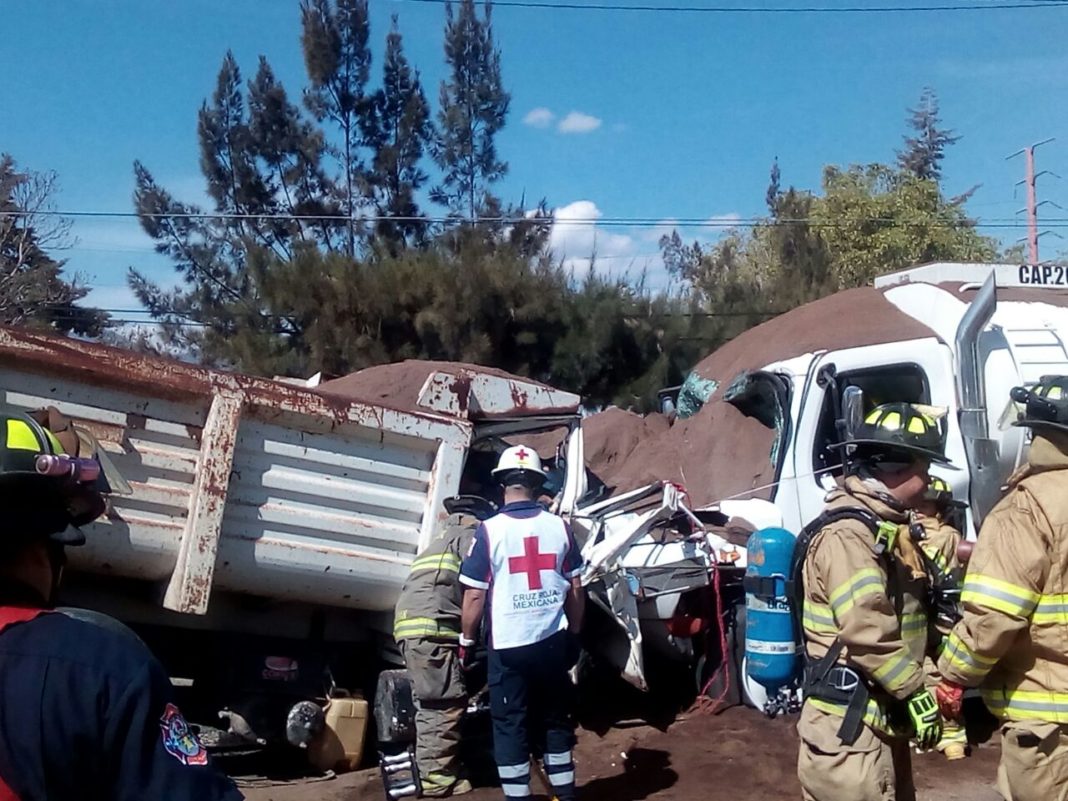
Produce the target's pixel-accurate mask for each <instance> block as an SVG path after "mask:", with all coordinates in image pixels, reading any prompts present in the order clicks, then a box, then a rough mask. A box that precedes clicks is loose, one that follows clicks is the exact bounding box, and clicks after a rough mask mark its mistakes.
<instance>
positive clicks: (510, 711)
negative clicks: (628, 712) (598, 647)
mask: <svg viewBox="0 0 1068 801" xmlns="http://www.w3.org/2000/svg"><path fill="white" fill-rule="evenodd" d="M489 692H490V713H491V714H492V716H493V751H494V756H495V758H496V761H497V771H498V773H499V774H500V777H501V788H502V789H503V790H504V795H505V797H506V798H507V799H508V801H520V800H521V799H528V798H530V797H531V791H530V754H531V746H532V745H537V746H539V750H541V751H542V753H543V758H544V766H545V773H546V775H547V776H548V778H549V782H550V783H551V784H552V787H553V792H554V793H555V795H556V797H557V798H559V799H560V801H573V799H574V798H575V763H574V762H573V760H572V756H571V748H572V746H573V745H574V743H575V724H574V722H573V720H572V715H571V710H572V706H573V700H572V699H573V698H574V687H573V686H572V684H571V678H570V676H569V675H568V665H567V634H566V633H565V632H559V633H557V634H554V635H553V636H552V637H549V638H548V639H546V640H542V641H541V642H537V643H534V644H533V645H524V646H522V647H520V648H506V649H504V650H501V651H497V650H493V649H491V650H490V652H489Z"/></svg>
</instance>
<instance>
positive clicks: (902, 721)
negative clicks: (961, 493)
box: [797, 403, 948, 801]
mask: <svg viewBox="0 0 1068 801" xmlns="http://www.w3.org/2000/svg"><path fill="white" fill-rule="evenodd" d="M929 411H933V410H929V409H928V408H927V407H924V408H920V407H916V406H914V405H912V404H907V403H891V404H884V405H882V406H879V407H876V409H875V410H874V411H873V412H872V413H871V414H870V415H869V416H868V417H867V418H865V420H864V422H863V424H862V425H859V426H858V430H856V431H854V432H851V435H850V437H848V438H847V441H846V442H844V443H841V446H840V447H844V448H845V452H846V459H845V463H846V465H847V470H846V476H845V479H844V482H843V485H842V487H841V488H840V489H836V490H833V491H832V492H831V493H830V494H829V495H828V498H827V506H826V508H825V510H824V512H823V513H822V514H821V515H820V517H818V518H817V519H816V520H815V521H813V523H811V524H810V525H809V526H808V527H806V529H805V531H804V532H803V533H802V535H801V537H800V538H799V541H798V549H799V555H798V560H799V562H800V578H801V586H800V588H798V589H799V591H800V593H801V594H802V597H803V603H802V615H801V616H802V629H803V632H804V638H805V649H806V663H807V664H806V667H805V680H804V695H805V702H804V706H803V708H802V711H801V718H800V720H799V722H798V726H797V729H798V734H799V735H800V738H801V746H800V752H799V755H798V778H799V779H800V782H801V786H802V791H803V796H804V798H805V799H806V800H807V801H839V800H840V801H847V800H848V801H868V800H871V801H875V800H876V799H878V800H879V801H883V799H898V801H902V800H903V799H910V800H911V799H914V798H915V789H914V786H913V783H912V767H911V763H910V756H909V745H908V737H909V735H910V734H911V735H915V737H916V740H917V742H918V743H919V744H920V745H921V746H922V747H924V748H929V747H931V746H933V745H934V744H935V743H937V742H938V739H939V737H940V736H941V733H942V724H941V719H940V717H939V714H938V706H937V704H936V703H935V700H934V698H933V696H932V695H931V693H930V691H928V690H927V689H925V688H924V686H923V668H922V664H921V662H922V659H923V652H924V650H925V647H926V640H927V615H926V612H925V611H924V607H923V593H924V582H923V574H922V572H920V573H919V575H917V570H916V569H915V568H914V567H910V566H909V565H907V564H906V563H905V562H904V561H903V560H902V559H901V558H899V556H900V548H901V546H900V545H899V539H902V538H901V537H899V535H900V534H902V533H903V532H904V534H905V537H904V539H907V538H908V536H907V535H908V510H909V508H910V507H911V506H912V505H913V504H914V503H916V501H917V500H918V499H919V498H920V497H921V496H922V495H923V493H924V491H925V490H926V488H927V483H928V473H927V471H928V467H929V465H930V463H931V462H939V463H948V460H947V459H946V458H945V455H944V453H945V446H944V432H943V431H942V430H941V429H940V425H939V422H938V421H937V420H936V419H935V417H934V416H933V415H932V414H930V413H929ZM803 543H804V544H803Z"/></svg>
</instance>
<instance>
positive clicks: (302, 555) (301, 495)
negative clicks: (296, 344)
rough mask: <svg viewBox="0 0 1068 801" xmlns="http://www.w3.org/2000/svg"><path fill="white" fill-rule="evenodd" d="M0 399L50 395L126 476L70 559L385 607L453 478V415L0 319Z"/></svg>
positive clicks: (202, 592)
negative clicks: (6, 325) (399, 407)
mask: <svg viewBox="0 0 1068 801" xmlns="http://www.w3.org/2000/svg"><path fill="white" fill-rule="evenodd" d="M0 400H2V401H3V402H4V403H6V404H7V405H9V406H13V407H15V408H20V409H26V410H29V409H35V408H40V407H43V406H49V405H53V406H56V407H57V408H58V409H59V410H60V411H61V412H63V413H65V414H67V415H69V416H71V417H73V418H74V419H75V420H76V421H77V422H78V424H79V425H82V426H84V427H85V428H87V429H89V430H90V431H91V432H92V433H93V434H94V436H96V437H97V438H98V440H99V441H100V443H101V445H102V447H103V448H104V450H106V451H107V453H108V455H109V456H110V457H111V458H112V461H113V462H114V463H115V466H116V467H117V468H118V470H119V471H120V473H122V475H123V477H124V478H125V479H126V480H127V481H128V482H129V484H130V486H131V488H132V490H133V494H132V495H126V496H123V495H116V496H112V511H111V513H110V514H109V516H108V518H107V519H103V520H101V521H98V522H96V523H94V524H92V525H91V526H88V527H87V535H88V540H89V543H88V545H87V546H86V547H85V548H82V549H76V550H74V551H72V554H71V555H72V567H73V568H74V569H76V570H85V571H90V572H94V573H101V574H105V575H117V576H125V577H131V578H143V579H150V580H154V581H159V582H163V583H164V584H165V587H166V593H165V600H164V605H165V606H166V607H168V608H170V609H174V610H176V611H180V612H188V613H199V614H203V613H204V612H206V611H207V605H208V602H209V600H210V597H211V593H212V591H213V590H226V591H232V592H240V593H251V594H255V595H261V596H265V597H268V598H272V599H285V600H294V601H304V602H309V603H325V604H331V605H337V606H350V607H354V608H361V609H372V610H379V609H388V608H389V607H390V606H392V604H393V602H394V601H395V599H396V594H397V591H398V590H399V587H400V584H401V583H402V582H403V580H404V577H405V575H406V574H407V568H408V565H409V564H410V562H411V560H412V557H413V556H414V554H415V553H416V552H417V551H418V549H419V548H420V547H421V546H422V545H423V544H425V542H426V540H427V539H428V537H429V536H430V534H431V533H432V532H433V530H434V529H435V527H436V525H437V524H438V522H439V520H440V518H441V516H442V515H443V512H442V511H441V500H442V499H443V498H444V497H446V496H447V495H448V494H451V493H452V492H454V491H455V489H456V486H457V482H458V481H459V469H460V466H461V465H462V461H463V455H464V452H465V449H466V447H467V444H468V442H469V440H470V436H471V426H470V424H469V423H467V422H466V421H462V420H455V419H448V418H444V417H441V416H436V415H431V414H413V413H408V412H401V411H396V410H392V409H388V408H386V407H382V406H370V405H365V404H356V403H347V402H344V401H340V400H337V399H331V398H326V397H324V396H322V395H319V394H317V393H315V392H312V391H309V390H306V389H302V388H297V387H291V386H287V385H283V384H280V383H277V382H273V381H268V380H265V379H258V378H252V377H249V376H241V375H236V374H232V373H224V372H219V371H214V370H208V369H204V368H199V367H195V366H191V365H187V364H182V363H178V362H173V361H169V360H163V359H158V358H154V357H147V356H140V355H137V354H132V353H128V352H125V351H118V350H115V349H112V348H106V347H102V346H98V345H93V344H86V343H80V342H75V341H72V340H68V339H63V338H59V337H51V336H47V335H41V334H35V333H29V332H23V331H16V330H11V329H0Z"/></svg>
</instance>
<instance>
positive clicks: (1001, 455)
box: [715, 263, 1068, 539]
mask: <svg viewBox="0 0 1068 801" xmlns="http://www.w3.org/2000/svg"><path fill="white" fill-rule="evenodd" d="M988 279H991V280H993V281H994V282H995V284H996V304H991V306H990V308H988V309H987V310H986V312H989V316H987V314H986V312H983V313H978V312H979V311H980V310H979V309H977V308H973V307H974V305H975V304H977V303H979V302H981V299H980V297H979V296H980V295H981V292H980V291H979V290H980V287H981V285H982V284H983V283H984V282H985V281H987V280H988ZM1066 280H1068V276H1066V275H1065V270H1064V269H1063V268H1060V267H1051V266H1048V265H1043V266H1037V267H1036V266H1030V265H992V264H954V263H938V264H931V265H925V266H922V267H917V268H915V269H912V270H905V271H902V272H900V273H895V274H892V275H887V276H883V277H881V278H879V279H877V280H876V282H875V287H876V289H878V290H880V291H882V292H883V294H884V297H885V299H886V300H887V301H888V302H889V303H891V304H893V306H895V307H896V308H897V309H898V310H900V312H902V313H904V314H906V315H908V316H909V317H911V318H913V319H914V320H916V321H917V322H919V323H921V324H922V325H923V326H925V327H926V328H927V329H928V330H929V332H930V335H929V336H923V337H914V338H909V339H895V338H893V337H889V338H888V339H889V341H887V342H885V343H880V344H865V345H862V346H857V347H849V346H848V345H845V346H838V347H835V348H833V349H827V350H818V351H815V352H809V353H804V354H801V355H796V356H791V357H790V358H785V359H783V360H781V361H774V362H769V363H767V364H765V365H763V366H761V367H759V368H758V369H757V370H756V371H753V374H754V375H758V376H761V377H762V379H763V380H767V381H771V382H777V383H778V385H779V387H781V388H782V390H784V392H783V393H782V397H784V399H785V406H786V410H787V412H788V414H787V415H786V416H785V417H786V422H785V424H784V425H783V426H782V427H781V429H780V430H779V431H778V434H777V436H778V437H779V441H778V443H777V448H778V453H779V454H780V460H779V464H778V466H777V471H776V474H775V475H774V477H773V480H772V481H769V482H768V484H767V485H766V486H763V487H759V488H755V489H754V490H753V491H751V492H742V493H739V494H737V495H735V496H732V497H738V498H742V497H750V496H761V497H768V498H769V499H770V500H772V501H773V502H774V503H775V505H776V506H777V507H778V508H779V510H780V511H781V513H782V516H783V521H784V524H785V526H786V528H788V529H790V530H792V531H795V532H796V531H799V530H800V529H801V528H802V527H803V526H804V525H805V524H806V523H807V522H808V521H809V520H812V519H813V518H814V517H816V516H817V515H818V514H819V512H820V510H821V509H822V508H823V504H824V497H825V495H826V492H827V490H828V489H830V488H832V487H833V486H834V479H835V475H836V474H837V473H838V472H840V471H839V470H838V469H837V466H836V465H834V464H831V463H830V462H829V461H828V459H829V457H827V456H826V454H827V450H826V446H827V445H828V444H831V441H832V440H831V437H829V436H828V428H827V423H828V414H829V411H830V409H831V408H832V402H831V397H830V392H831V386H832V385H831V384H827V383H826V382H825V381H824V380H822V378H821V371H823V370H825V369H826V368H828V367H829V366H833V368H834V372H835V373H836V375H837V382H838V386H839V388H843V387H844V386H846V385H849V384H856V385H859V386H861V387H862V388H863V387H865V386H868V387H869V388H870V387H872V386H874V385H879V386H880V391H885V392H891V393H892V392H893V391H895V389H894V388H897V390H898V391H905V392H908V391H910V390H909V388H910V387H911V388H914V390H915V394H916V397H909V398H903V397H893V398H891V397H885V398H877V397H876V396H878V395H879V393H878V392H876V393H874V394H873V393H871V392H866V395H869V396H871V397H870V399H871V400H872V401H873V402H874V401H876V400H877V399H881V400H905V399H907V400H913V401H918V402H924V403H929V404H932V405H935V406H941V407H945V408H946V409H947V410H948V418H947V419H948V438H947V443H946V454H947V456H948V457H949V458H950V459H951V460H952V462H953V465H954V468H955V469H950V468H943V467H941V466H938V465H935V466H934V467H933V469H932V473H933V474H936V475H939V476H940V477H941V478H943V479H945V480H946V481H947V482H948V483H949V484H950V485H951V486H952V487H953V491H954V495H955V496H956V497H957V498H960V499H962V500H969V501H970V503H971V508H970V510H969V515H968V532H967V535H968V537H969V538H972V539H974V537H975V533H976V530H977V523H978V522H981V519H982V516H983V515H984V514H985V513H986V512H987V511H989V509H990V507H991V505H992V503H993V502H994V500H996V497H997V489H998V487H1000V486H1001V484H1002V483H1004V480H1005V479H1006V478H1007V476H1008V475H1009V474H1010V473H1011V471H1012V470H1013V469H1015V467H1017V466H1018V465H1019V464H1020V463H1021V461H1022V460H1023V459H1024V457H1025V453H1026V444H1027V436H1026V430H1025V429H1021V428H1017V427H1012V426H1011V425H1010V424H1011V422H1012V421H1014V420H1015V419H1016V417H1015V409H1014V408H1010V404H1009V390H1010V389H1011V388H1012V387H1013V386H1016V385H1023V384H1032V383H1034V382H1035V381H1037V380H1038V379H1039V377H1040V376H1042V375H1045V374H1053V373H1068V349H1066V344H1065V343H1066V342H1068V294H1066V292H1065V289H1066V283H1065V282H1066ZM990 291H993V287H992V288H991V289H990V290H988V292H990ZM818 303H820V301H817V304H818ZM969 310H973V314H972V315H971V317H970V320H969V318H967V317H966V315H968V312H969ZM969 322H971V323H972V324H973V326H977V330H976V331H975V332H974V336H968V335H966V333H967V332H964V331H962V326H963V325H966V324H967V323H969ZM835 324H836V321H834V320H828V321H827V325H829V326H833V325H835ZM753 333H755V332H753ZM747 335H748V334H742V335H741V337H740V338H739V339H741V338H742V337H746V336H747ZM789 345H790V343H787V342H784V343H783V350H784V351H787V352H788V351H789ZM973 352H974V354H975V358H971V355H972V353H973ZM969 372H971V374H972V375H974V376H975V378H976V379H977V380H976V381H975V382H973V384H974V385H973V386H971V387H968V386H965V385H966V384H967V376H968V374H969ZM715 378H716V379H718V380H719V381H720V384H721V385H723V386H725V385H726V384H727V383H729V382H731V381H732V380H733V379H734V378H735V376H727V375H724V376H716V377H715ZM888 387H889V389H887V388H888ZM962 398H963V400H962ZM980 440H981V442H979V441H980ZM977 442H978V445H977V444H976V443H977Z"/></svg>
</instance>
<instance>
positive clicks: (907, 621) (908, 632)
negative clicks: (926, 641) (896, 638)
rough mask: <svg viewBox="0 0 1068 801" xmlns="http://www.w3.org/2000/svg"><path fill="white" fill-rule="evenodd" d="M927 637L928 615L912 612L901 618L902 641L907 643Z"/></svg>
mask: <svg viewBox="0 0 1068 801" xmlns="http://www.w3.org/2000/svg"><path fill="white" fill-rule="evenodd" d="M926 637H927V615H926V614H925V613H924V612H912V613H909V614H907V615H902V616H901V639H903V640H904V641H905V642H912V641H914V640H918V639H922V638H926Z"/></svg>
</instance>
